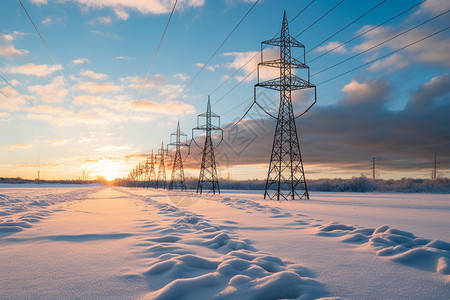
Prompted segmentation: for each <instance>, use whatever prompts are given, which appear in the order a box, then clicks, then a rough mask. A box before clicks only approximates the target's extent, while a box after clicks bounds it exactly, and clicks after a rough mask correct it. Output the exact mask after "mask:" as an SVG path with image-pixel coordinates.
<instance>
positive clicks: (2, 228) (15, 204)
mask: <svg viewBox="0 0 450 300" xmlns="http://www.w3.org/2000/svg"><path fill="white" fill-rule="evenodd" d="M103 188H104V187H94V188H82V189H75V190H70V191H69V192H63V191H58V190H51V191H52V192H53V193H49V192H48V191H47V190H45V189H42V190H36V189H32V190H28V189H23V190H19V189H11V190H9V189H6V190H3V191H2V194H0V207H1V210H0V237H4V236H7V235H11V234H13V233H15V232H19V231H22V230H24V229H25V228H30V227H32V226H33V223H36V222H39V221H40V220H42V219H46V218H48V217H49V216H50V215H51V214H52V213H54V212H57V211H63V210H65V209H64V208H63V207H64V206H65V205H66V204H67V203H70V202H72V201H74V200H80V199H84V198H85V197H86V195H88V194H91V193H95V192H98V191H99V190H101V189H103Z"/></svg>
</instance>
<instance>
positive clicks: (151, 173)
mask: <svg viewBox="0 0 450 300" xmlns="http://www.w3.org/2000/svg"><path fill="white" fill-rule="evenodd" d="M147 162H148V170H147V187H150V186H151V184H152V183H153V182H154V181H155V179H156V172H155V156H154V155H153V149H152V154H151V155H150V161H148V158H147Z"/></svg>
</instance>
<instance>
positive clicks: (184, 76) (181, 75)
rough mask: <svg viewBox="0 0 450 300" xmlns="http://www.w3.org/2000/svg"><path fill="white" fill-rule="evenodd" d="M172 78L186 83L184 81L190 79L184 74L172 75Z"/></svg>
mask: <svg viewBox="0 0 450 300" xmlns="http://www.w3.org/2000/svg"><path fill="white" fill-rule="evenodd" d="M172 77H173V78H175V79H180V80H181V81H186V80H188V79H190V78H191V77H189V76H188V75H186V74H184V73H178V74H174V75H172Z"/></svg>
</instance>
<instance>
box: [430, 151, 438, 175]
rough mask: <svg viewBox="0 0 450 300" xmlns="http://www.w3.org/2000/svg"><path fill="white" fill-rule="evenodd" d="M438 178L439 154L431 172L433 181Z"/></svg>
mask: <svg viewBox="0 0 450 300" xmlns="http://www.w3.org/2000/svg"><path fill="white" fill-rule="evenodd" d="M436 178H437V154H434V167H433V171H432V172H431V179H433V180H434V179H436Z"/></svg>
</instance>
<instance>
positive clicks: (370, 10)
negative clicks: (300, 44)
mask: <svg viewBox="0 0 450 300" xmlns="http://www.w3.org/2000/svg"><path fill="white" fill-rule="evenodd" d="M386 1H387V0H383V1H381V2H380V3H378V4H377V5H375V6H374V7H372V8H371V9H369V10H368V11H366V12H365V13H364V14H362V15H361V16H359V17H358V18H356V19H355V20H353V21H352V22H350V23H348V24H347V25H345V26H344V27H342V28H341V29H339V30H338V31H336V32H335V33H334V34H332V35H331V36H329V37H328V38H326V39H325V40H323V41H322V42H320V43H319V44H317V45H316V46H315V47H313V48H311V49H310V50H308V51H307V52H306V54H308V53H310V52H311V51H313V50H314V49H316V48H317V47H319V46H320V45H322V44H323V43H325V42H327V41H329V40H330V39H331V38H333V37H334V36H336V35H337V34H339V33H340V32H342V31H343V30H345V29H346V28H348V27H349V26H350V25H352V24H354V23H355V22H357V21H359V20H360V19H361V18H363V17H364V16H366V15H367V14H369V13H370V12H372V11H373V10H374V9H376V8H377V7H378V6H380V5H381V4H383V3H385V2H386Z"/></svg>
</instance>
